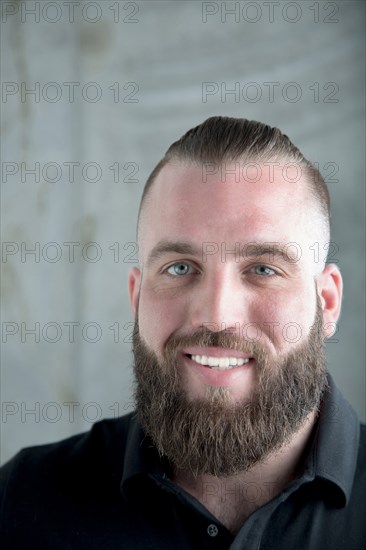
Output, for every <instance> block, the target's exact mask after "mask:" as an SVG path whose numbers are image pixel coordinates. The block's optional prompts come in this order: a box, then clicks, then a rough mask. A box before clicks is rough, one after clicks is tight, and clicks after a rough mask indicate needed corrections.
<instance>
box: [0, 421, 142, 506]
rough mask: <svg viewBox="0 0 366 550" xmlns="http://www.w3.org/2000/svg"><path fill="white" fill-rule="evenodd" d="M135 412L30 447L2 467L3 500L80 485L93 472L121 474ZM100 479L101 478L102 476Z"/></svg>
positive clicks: (0, 496)
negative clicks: (87, 429) (79, 432)
mask: <svg viewBox="0 0 366 550" xmlns="http://www.w3.org/2000/svg"><path fill="white" fill-rule="evenodd" d="M133 414H134V413H130V414H128V415H125V416H123V417H120V418H117V419H106V420H101V421H100V422H97V423H96V424H94V425H93V427H92V428H91V430H89V431H88V432H85V433H81V434H78V435H74V436H72V437H69V438H67V439H63V440H62V441H58V442H56V443H50V444H47V445H38V446H34V447H27V448H25V449H22V450H21V451H20V452H18V453H17V454H16V455H15V456H14V457H13V458H12V459H11V460H9V461H8V462H7V463H6V464H4V466H2V468H0V501H2V504H3V505H4V500H5V499H6V498H7V497H8V496H10V495H14V496H15V495H16V494H17V493H18V492H20V491H21V492H22V493H23V494H24V492H26V493H28V494H34V492H35V491H36V487H37V492H38V493H40V489H41V488H42V490H44V491H46V490H47V488H51V487H53V489H55V487H56V486H61V485H62V484H67V485H70V484H71V483H73V482H75V480H77V482H78V485H80V484H83V482H84V481H85V482H86V481H87V480H89V481H90V477H89V476H90V474H91V472H93V471H94V472H95V471H96V470H97V471H99V472H100V473H101V477H103V478H104V479H103V481H102V480H101V482H105V481H106V477H108V476H111V475H119V472H118V471H116V469H117V470H118V469H119V470H121V468H122V463H123V460H122V459H123V456H124V449H125V445H126V441H127V438H128V432H129V427H130V424H131V421H132V418H133ZM100 479H101V478H100Z"/></svg>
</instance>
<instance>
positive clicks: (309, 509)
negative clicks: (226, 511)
mask: <svg viewBox="0 0 366 550" xmlns="http://www.w3.org/2000/svg"><path fill="white" fill-rule="evenodd" d="M365 448H366V446H365V427H361V431H360V425H359V422H358V420H357V417H356V415H355V413H354V411H353V409H352V408H351V406H350V405H349V403H348V402H347V401H346V400H345V399H344V398H343V397H342V395H341V393H340V392H339V390H338V389H337V388H336V387H335V385H334V383H333V382H332V380H330V391H329V392H327V395H326V397H325V399H324V402H323V404H322V408H321V415H320V419H319V421H318V423H317V425H316V427H315V431H314V438H313V442H312V445H311V448H310V449H309V454H308V457H307V460H306V467H305V469H304V471H303V474H302V476H301V478H299V479H297V480H296V481H294V482H292V483H291V484H290V485H289V486H288V487H286V489H285V490H284V491H283V492H282V493H281V494H280V495H278V496H276V497H275V498H273V499H272V500H271V501H270V502H268V503H267V504H265V505H264V506H263V507H261V508H259V509H258V510H256V511H255V512H254V513H253V514H252V515H251V516H250V517H249V518H248V519H247V520H246V522H245V523H244V524H243V526H242V528H241V530H240V531H239V532H238V534H237V535H236V536H235V537H234V536H233V535H232V534H231V533H230V532H229V531H228V529H226V527H225V526H224V525H222V524H221V523H220V521H218V520H217V518H216V517H214V516H213V515H212V514H211V513H210V512H208V510H206V508H205V507H204V506H203V505H202V504H200V503H199V502H198V501H197V500H196V499H195V498H194V497H192V496H191V495H189V494H188V493H186V492H185V491H184V490H183V489H181V488H179V487H178V486H176V485H175V484H174V483H172V482H171V481H170V480H169V471H170V470H169V465H168V464H167V463H165V462H164V461H163V460H161V459H160V458H159V455H158V453H157V451H156V449H155V448H154V446H153V445H152V443H151V441H150V440H149V438H147V437H146V436H145V435H144V433H143V431H142V429H141V427H140V426H139V425H138V423H137V422H136V419H135V416H134V414H133V413H132V414H129V415H126V416H123V417H121V418H119V419H113V420H103V421H101V422H98V423H96V424H95V425H94V426H93V428H92V429H91V430H90V432H88V433H86V434H81V435H77V436H74V437H71V438H69V439H66V440H64V441H61V442H59V443H55V444H50V445H42V446H38V447H32V448H28V449H24V450H22V451H21V452H20V453H18V454H17V455H16V456H15V457H14V458H13V459H12V460H11V461H9V462H8V463H7V464H6V465H5V466H4V467H3V468H2V469H1V470H0V474H1V475H0V488H1V501H0V502H1V520H0V521H1V523H0V544H1V548H3V549H4V550H5V549H13V548H14V549H15V548H16V549H17V550H18V549H23V548H27V549H29V547H31V548H37V547H38V548H42V549H52V550H71V549H78V550H82V549H88V550H93V549H97V550H107V549H113V550H115V549H121V550H122V549H131V550H138V549H142V550H148V549H154V550H164V549H167V548H169V549H172V550H173V549H174V550H179V549H200V550H202V549H206V548H207V549H229V548H230V549H232V550H234V549H239V548H240V549H245V550H254V549H256V550H258V549H269V550H277V549H278V550H302V549H303V550H305V549H306V550H327V549H329V550H361V549H363V548H365V547H366V529H365V524H366V509H365V477H366V476H365Z"/></svg>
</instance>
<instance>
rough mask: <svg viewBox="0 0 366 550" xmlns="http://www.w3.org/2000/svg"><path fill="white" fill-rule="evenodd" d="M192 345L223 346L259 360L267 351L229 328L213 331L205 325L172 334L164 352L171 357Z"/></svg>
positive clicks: (204, 346)
mask: <svg viewBox="0 0 366 550" xmlns="http://www.w3.org/2000/svg"><path fill="white" fill-rule="evenodd" d="M193 346H197V347H202V348H206V347H218V348H225V349H229V350H233V351H238V352H242V353H245V354H248V355H251V356H253V357H255V358H256V359H261V360H263V359H264V358H265V357H267V356H268V351H267V350H266V349H265V348H264V347H263V346H262V345H261V344H260V343H259V342H258V341H257V340H248V339H245V338H241V337H240V336H238V335H237V334H235V333H233V332H232V331H229V330H222V331H220V332H213V331H211V330H209V329H207V328H205V327H204V328H202V329H199V330H197V331H194V332H192V333H190V334H172V335H171V336H170V337H169V338H168V340H167V342H166V345H165V354H166V355H167V357H172V356H175V355H176V354H177V353H178V352H179V351H181V350H182V349H184V348H187V347H193Z"/></svg>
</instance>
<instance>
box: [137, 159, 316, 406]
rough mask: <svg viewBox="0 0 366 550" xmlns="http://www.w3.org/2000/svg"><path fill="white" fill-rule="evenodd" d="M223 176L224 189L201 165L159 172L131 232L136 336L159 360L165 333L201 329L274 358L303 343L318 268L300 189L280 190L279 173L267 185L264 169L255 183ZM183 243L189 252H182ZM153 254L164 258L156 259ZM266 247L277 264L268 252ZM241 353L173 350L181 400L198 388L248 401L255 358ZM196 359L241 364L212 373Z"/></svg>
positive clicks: (283, 185) (254, 376) (305, 194)
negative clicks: (136, 238)
mask: <svg viewBox="0 0 366 550" xmlns="http://www.w3.org/2000/svg"><path fill="white" fill-rule="evenodd" d="M230 168H231V169H233V167H229V166H227V172H228V174H227V176H226V181H223V180H224V177H222V176H221V174H217V175H214V176H209V175H208V176H207V178H206V179H207V181H206V182H205V181H203V179H205V178H204V177H203V169H202V168H201V167H195V166H190V165H182V164H180V165H179V164H175V165H173V164H168V165H167V166H166V167H165V168H163V170H162V171H161V172H160V174H159V175H158V177H157V180H156V182H155V183H154V187H153V189H152V193H151V202H150V203H149V204H148V205H147V211H146V218H145V220H144V221H143V223H142V227H141V233H140V236H141V240H140V254H141V261H142V265H143V274H142V281H141V286H140V301H139V328H140V334H141V336H142V338H143V340H144V342H145V343H146V344H147V346H148V347H149V348H150V349H151V350H153V351H154V352H155V353H156V355H157V357H158V358H159V359H162V357H163V352H164V347H165V345H166V342H167V340H168V338H169V337H170V336H171V335H173V334H178V335H189V334H191V333H192V332H194V331H195V330H197V329H199V328H201V327H206V328H208V329H211V330H213V331H215V332H217V331H221V330H224V329H226V330H230V331H233V332H235V334H237V335H239V336H241V337H242V338H244V339H247V340H251V341H257V342H258V343H260V344H262V345H263V346H264V347H265V348H266V350H268V353H269V354H270V355H271V356H272V357H273V358H275V357H280V356H281V354H282V355H283V354H285V353H286V352H288V351H290V350H292V349H293V348H294V346H297V345H300V344H301V343H302V342H304V341H305V339H306V338H307V336H308V335H309V331H310V327H311V325H312V323H313V321H314V316H315V304H316V295H315V294H316V292H315V285H314V275H315V269H316V267H317V266H316V265H315V264H314V262H313V261H312V257H313V258H314V250H313V249H314V246H312V245H314V240H315V239H314V235H313V234H312V231H311V225H310V223H309V221H308V219H309V218H310V219H311V212H310V204H309V202H310V201H309V200H308V192H307V191H306V188H305V185H304V182H303V181H299V182H297V183H291V182H287V181H286V180H285V179H284V178H283V176H282V170H281V169H277V170H275V172H274V174H273V178H272V179H273V181H270V177H269V176H270V173H269V167H265V166H262V178H261V180H260V181H258V182H255V183H253V182H252V181H245V180H244V178H243V177H241V178H240V181H239V182H238V181H236V179H237V177H236V175H235V174H231V175H230V173H229V170H230ZM287 179H291V178H290V177H288V176H287ZM253 243H254V245H253ZM271 243H276V244H275V245H274V244H271ZM167 244H168V246H166V245H167ZM187 245H188V246H189V247H191V249H192V250H191V251H188V250H187V252H184V250H182V247H187ZM162 246H163V247H165V249H166V248H169V247H170V248H171V250H165V251H162V252H161V253H158V254H157V253H156V252H157V251H159V248H161V247H162ZM260 246H263V248H265V249H269V250H267V252H264V254H263V256H258V255H257V254H258V253H259V252H260V248H259V247H260ZM274 246H276V247H278V248H280V249H282V250H283V251H284V252H285V256H284V257H281V256H280V255H278V256H276V255H275V254H272V249H274V248H273V247H274ZM180 249H181V250H180ZM246 355H247V354H243V353H231V354H230V353H229V352H227V353H226V351H225V350H222V349H220V350H218V349H216V350H214V349H201V348H197V349H196V347H188V348H187V349H184V350H182V354H181V355H180V357H179V358H178V361H179V366H180V369H181V373H182V377H183V379H184V382H183V383H184V385H185V387H186V390H187V394H188V395H189V396H191V397H192V398H193V397H199V396H200V397H202V396H204V395H205V392H206V388H207V386H219V387H220V386H221V387H222V386H224V387H227V388H229V389H230V393H231V395H232V398H233V400H242V399H249V398H250V395H251V392H252V391H253V389H254V388H255V386H256V384H257V372H256V369H255V358H250V357H247V356H246ZM197 356H198V361H202V357H203V358H204V357H228V358H230V357H233V356H234V357H237V358H238V359H239V362H242V361H246V360H248V359H249V363H247V364H244V365H243V366H242V367H237V368H233V369H229V370H222V371H218V370H216V369H210V368H207V367H206V366H203V365H200V364H199V363H197V362H196V361H194V359H192V357H193V358H197ZM203 361H205V359H203Z"/></svg>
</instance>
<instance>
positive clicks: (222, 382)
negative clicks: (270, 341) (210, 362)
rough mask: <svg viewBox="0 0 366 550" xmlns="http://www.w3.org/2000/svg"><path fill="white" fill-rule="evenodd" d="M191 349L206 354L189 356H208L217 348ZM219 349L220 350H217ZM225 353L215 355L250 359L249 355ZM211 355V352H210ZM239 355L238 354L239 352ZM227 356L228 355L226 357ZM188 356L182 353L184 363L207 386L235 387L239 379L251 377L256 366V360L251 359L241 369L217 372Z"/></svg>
mask: <svg viewBox="0 0 366 550" xmlns="http://www.w3.org/2000/svg"><path fill="white" fill-rule="evenodd" d="M190 349H194V350H196V349H200V350H201V351H202V350H204V351H205V353H196V352H195V353H188V352H187V353H188V355H208V351H209V350H213V349H215V348H190ZM217 349H218V348H217ZM223 351H224V352H225V353H224V354H221V355H215V357H228V355H227V354H228V352H229V357H230V356H231V357H242V358H246V359H248V358H250V356H249V355H246V356H245V355H243V354H241V355H233V351H232V350H223ZM210 353H211V351H210ZM237 353H238V352H237ZM225 354H226V355H225ZM188 355H187V354H186V353H185V352H183V353H182V359H183V363H184V364H185V365H187V367H188V368H189V370H190V371H192V372H193V374H194V375H195V376H197V377H198V378H199V379H200V380H201V382H202V383H203V384H205V385H207V386H233V385H234V384H235V383H236V382H237V381H238V379H240V380H243V378H244V379H245V377H246V376H248V375H249V373H251V372H252V369H253V368H254V366H255V359H254V358H251V359H250V361H249V363H246V364H245V365H241V366H240V367H233V368H232V369H228V370H222V371H220V370H215V369H212V368H210V367H206V366H203V365H199V364H198V363H196V362H195V361H193V360H192V359H191V358H190V357H188Z"/></svg>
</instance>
